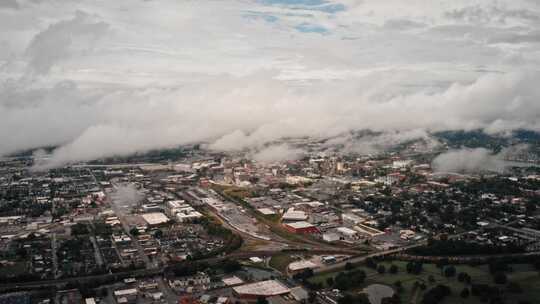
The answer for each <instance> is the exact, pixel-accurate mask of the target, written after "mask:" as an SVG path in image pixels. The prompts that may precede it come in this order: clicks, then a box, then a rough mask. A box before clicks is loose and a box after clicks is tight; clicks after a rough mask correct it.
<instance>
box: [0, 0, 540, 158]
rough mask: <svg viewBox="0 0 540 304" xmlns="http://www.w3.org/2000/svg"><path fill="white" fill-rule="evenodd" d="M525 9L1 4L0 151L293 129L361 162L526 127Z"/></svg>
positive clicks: (534, 114) (86, 151) (252, 142)
mask: <svg viewBox="0 0 540 304" xmlns="http://www.w3.org/2000/svg"><path fill="white" fill-rule="evenodd" d="M531 3H532V2H531V1H526V0H517V1H512V2H511V3H505V4H504V5H502V4H501V3H498V4H497V3H496V4H494V3H493V2H492V1H484V0H479V1H475V6H474V7H475V8H474V9H472V10H471V9H469V8H468V7H470V6H471V4H470V1H465V0H459V1H458V0H456V1H452V2H451V3H448V4H445V5H440V4H437V3H435V2H433V1H421V0H414V1H407V3H404V2H403V1H397V0H388V1H369V0H365V1H354V0H343V1H285V0H280V1H243V0H242V1H236V0H233V1H230V2H229V3H228V5H227V6H223V4H222V3H220V2H219V1H202V2H201V1H197V2H194V1H174V0H162V1H136V2H133V1H129V0H117V1H106V2H104V3H100V5H96V3H95V1H90V0H82V1H41V2H31V3H30V2H24V3H23V2H21V4H20V7H19V9H18V10H12V9H9V10H0V32H1V33H2V41H3V42H2V45H6V49H7V50H8V51H5V53H2V54H0V142H1V143H2V144H1V145H0V155H6V154H10V153H14V152H17V151H21V150H26V149H31V148H39V147H44V146H58V149H56V150H55V151H53V153H52V154H51V156H50V158H48V165H49V166H62V165H64V164H66V163H73V162H78V161H86V160H91V159H95V158H101V157H108V156H115V155H128V154H131V153H135V152H144V151H148V150H153V149H159V148H168V147H175V146H178V145H182V144H187V143H194V142H206V143H208V147H209V148H211V149H214V150H224V151H258V150H260V149H262V148H263V147H266V146H268V145H273V144H275V143H276V141H278V140H279V139H281V138H288V137H303V136H310V137H315V138H332V140H331V141H334V142H335V143H336V145H337V144H339V145H341V146H342V147H344V149H345V150H344V151H355V152H359V153H371V152H376V151H380V150H381V149H385V148H386V147H388V146H391V145H393V144H395V143H400V142H403V141H406V140H407V139H408V138H422V139H427V138H428V137H426V136H427V135H426V134H428V133H429V132H431V131H441V130H472V129H483V130H484V131H486V132H490V133H498V132H511V131H512V130H516V129H528V130H535V131H540V122H539V121H538V117H539V116H540V103H538V100H539V99H540V88H539V87H538V85H537V79H538V78H539V76H540V73H539V72H538V71H539V70H540V69H539V67H540V66H539V64H540V53H538V51H537V50H536V47H535V44H534V43H531V42H535V39H536V38H535V37H536V32H535V31H537V29H538V28H539V27H540V21H539V20H538V18H536V17H537V16H540V13H539V8H538V6H537V5H534V4H531ZM477 8H478V9H477ZM461 10H463V13H461ZM454 11H455V12H456V13H455V14H453V15H452V14H450V15H448V14H445V12H454ZM477 11H478V12H477ZM460 14H462V15H463V17H461V16H460ZM467 14H468V15H471V14H472V15H471V16H473V15H474V14H480V15H481V16H482V18H483V19H485V20H487V21H485V22H476V23H475V22H474V20H473V19H474V18H472V17H470V18H469V17H466V15H467ZM246 16H263V17H261V18H249V17H248V18H247V17H246ZM490 16H494V17H497V16H503V17H504V18H503V19H504V20H503V21H504V22H501V21H489V17H490ZM501 18H502V17H501ZM499 19H500V18H499ZM30 21H32V22H30ZM34 21H35V22H34ZM302 25H309V28H312V29H324V31H325V32H324V35H321V34H318V33H312V32H311V33H310V32H308V33H304V32H301V31H299V30H298V27H299V26H300V27H301V26H302ZM520 35H522V36H523V35H529V36H530V37H522V36H520ZM349 38H350V39H349ZM501 42H502V43H501ZM357 130H372V131H373V134H377V135H370V136H363V137H360V138H357V137H355V136H353V135H351V134H354V133H355V131H357ZM329 148H331V147H330V146H329Z"/></svg>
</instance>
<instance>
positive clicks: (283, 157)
mask: <svg viewBox="0 0 540 304" xmlns="http://www.w3.org/2000/svg"><path fill="white" fill-rule="evenodd" d="M304 154H305V152H304V151H303V150H302V149H298V148H293V147H291V146H289V145H288V144H279V145H271V146H268V147H265V148H262V149H260V150H258V151H256V152H254V153H253V154H251V158H252V159H253V160H255V161H257V162H261V163H275V162H282V161H290V160H297V159H300V158H301V157H302V156H303V155H304Z"/></svg>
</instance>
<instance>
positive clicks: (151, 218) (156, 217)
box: [141, 212, 169, 225]
mask: <svg viewBox="0 0 540 304" xmlns="http://www.w3.org/2000/svg"><path fill="white" fill-rule="evenodd" d="M141 216H142V218H143V219H144V220H145V221H146V222H147V223H148V225H159V224H164V223H166V222H168V221H169V218H168V217H167V216H166V215H165V214H163V213H161V212H151V213H144V214H142V215H141Z"/></svg>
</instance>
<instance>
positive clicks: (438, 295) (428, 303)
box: [422, 285, 452, 304]
mask: <svg viewBox="0 0 540 304" xmlns="http://www.w3.org/2000/svg"><path fill="white" fill-rule="evenodd" d="M451 293H452V290H451V289H450V287H448V286H446V285H437V286H435V287H433V288H432V289H430V290H428V291H427V292H426V293H424V297H423V298H422V304H437V303H439V302H440V301H442V300H443V299H444V298H445V297H447V296H448V295H450V294H451Z"/></svg>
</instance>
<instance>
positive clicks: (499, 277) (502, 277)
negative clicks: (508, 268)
mask: <svg viewBox="0 0 540 304" xmlns="http://www.w3.org/2000/svg"><path fill="white" fill-rule="evenodd" d="M493 281H494V282H495V284H501V285H502V284H506V282H507V281H508V278H507V277H506V274H505V273H504V272H502V271H499V272H496V273H495V274H494V275H493Z"/></svg>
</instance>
